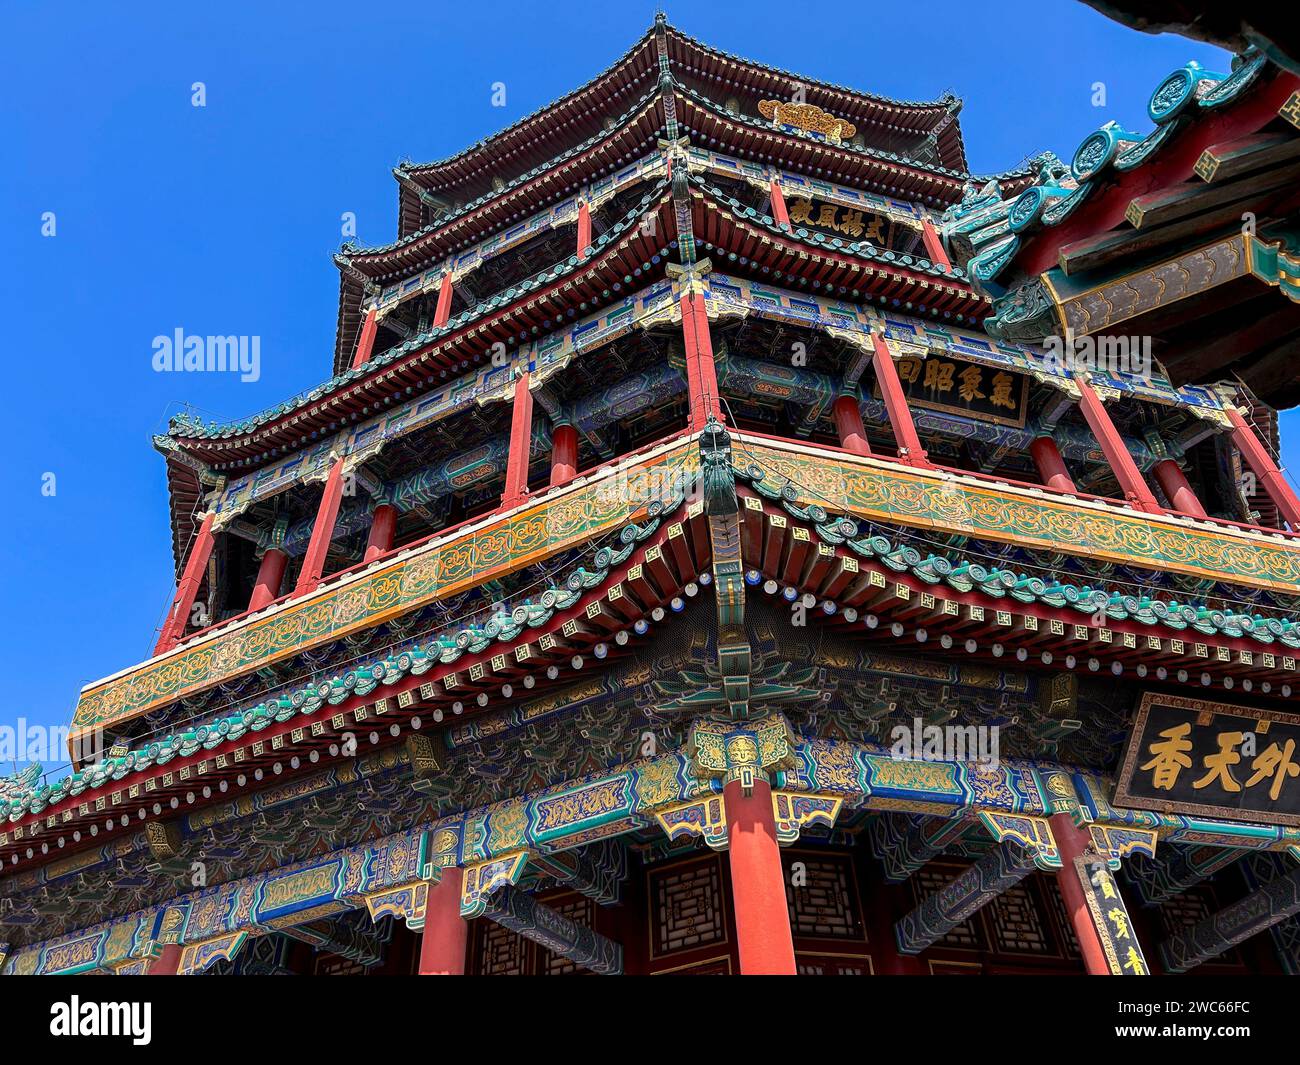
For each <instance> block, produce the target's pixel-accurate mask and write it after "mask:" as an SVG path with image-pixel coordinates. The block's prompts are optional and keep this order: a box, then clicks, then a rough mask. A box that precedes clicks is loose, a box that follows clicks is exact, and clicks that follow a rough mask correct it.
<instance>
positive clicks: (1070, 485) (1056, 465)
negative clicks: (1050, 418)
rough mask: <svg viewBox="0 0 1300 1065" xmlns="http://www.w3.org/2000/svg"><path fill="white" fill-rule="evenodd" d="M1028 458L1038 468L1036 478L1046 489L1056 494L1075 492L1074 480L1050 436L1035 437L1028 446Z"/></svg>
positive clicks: (1076, 489)
mask: <svg viewBox="0 0 1300 1065" xmlns="http://www.w3.org/2000/svg"><path fill="white" fill-rule="evenodd" d="M1029 457H1030V458H1032V459H1033V460H1034V465H1035V466H1036V467H1038V476H1039V477H1040V478H1041V479H1042V481H1043V484H1045V485H1046V486H1047V487H1048V488H1052V489H1055V490H1056V491H1058V492H1077V491H1078V490H1079V489H1078V488H1076V487H1075V484H1074V478H1073V477H1071V476H1070V471H1069V469H1067V468H1066V465H1065V459H1063V458H1062V457H1061V452H1060V449H1059V448H1058V447H1057V446H1056V441H1055V440H1053V439H1052V438H1051V437H1050V436H1046V435H1044V436H1036V437H1034V439H1033V442H1032V443H1031V444H1030V445H1029Z"/></svg>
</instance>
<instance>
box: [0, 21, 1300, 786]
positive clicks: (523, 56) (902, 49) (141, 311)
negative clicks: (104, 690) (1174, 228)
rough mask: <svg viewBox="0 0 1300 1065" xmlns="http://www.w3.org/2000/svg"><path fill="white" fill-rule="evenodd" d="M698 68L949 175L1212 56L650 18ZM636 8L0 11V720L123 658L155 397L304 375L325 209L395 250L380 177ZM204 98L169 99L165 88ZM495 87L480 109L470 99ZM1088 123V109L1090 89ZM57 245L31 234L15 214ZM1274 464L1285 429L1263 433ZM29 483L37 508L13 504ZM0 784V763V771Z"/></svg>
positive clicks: (137, 655) (155, 614)
mask: <svg viewBox="0 0 1300 1065" xmlns="http://www.w3.org/2000/svg"><path fill="white" fill-rule="evenodd" d="M666 10H667V14H668V17H669V19H670V20H671V21H672V22H674V23H675V24H676V25H678V26H680V27H681V28H682V29H684V30H685V31H686V32H688V33H690V34H692V35H694V36H696V37H698V38H700V39H702V40H704V41H705V42H707V43H709V44H711V45H713V46H715V47H718V48H721V49H723V50H725V51H728V52H732V53H735V54H739V55H744V56H748V57H751V58H754V59H757V60H759V61H762V62H765V63H769V64H772V65H775V66H779V67H783V68H785V69H787V70H791V71H794V72H797V73H802V74H806V75H809V76H812V77H817V78H820V79H823V80H827V81H830V82H834V83H838V84H842V85H852V86H857V87H861V88H864V89H869V90H872V91H875V92H880V93H885V94H888V95H891V96H895V97H901V98H904V99H932V98H934V97H937V96H938V95H940V94H941V93H942V92H943V91H944V90H945V89H952V90H953V91H954V92H956V93H957V94H958V95H960V96H962V97H963V98H964V99H965V101H966V106H965V110H964V112H963V114H962V125H963V127H964V130H965V135H966V142H967V146H968V151H969V157H970V164H971V168H972V170H974V171H975V172H977V173H983V172H989V171H994V170H999V169H1004V168H1006V167H1009V166H1011V165H1013V164H1015V163H1017V162H1018V161H1020V160H1021V159H1023V158H1024V157H1025V156H1027V155H1031V154H1035V153H1037V152H1039V151H1041V150H1043V149H1046V148H1051V149H1053V150H1055V151H1056V152H1057V153H1058V154H1059V155H1061V156H1062V158H1065V159H1067V160H1068V158H1069V157H1070V155H1071V154H1072V153H1073V150H1074V148H1075V146H1076V145H1077V144H1078V142H1079V141H1080V140H1081V139H1082V138H1083V137H1084V136H1085V135H1086V134H1087V133H1089V132H1091V131H1092V130H1093V129H1095V128H1096V127H1097V126H1099V125H1100V124H1101V123H1102V122H1104V121H1106V120H1107V119H1110V118H1115V119H1118V120H1119V121H1120V122H1121V123H1123V124H1125V125H1127V126H1128V127H1129V128H1131V129H1136V130H1139V131H1141V132H1145V131H1146V130H1147V129H1148V128H1149V122H1148V120H1147V118H1146V114H1145V109H1146V103H1147V99H1148V97H1149V95H1150V93H1151V90H1152V89H1153V87H1154V86H1155V84H1156V82H1157V81H1158V80H1159V79H1160V78H1162V77H1163V76H1164V75H1165V74H1167V73H1169V71H1171V70H1172V69H1174V68H1175V67H1176V66H1179V65H1181V64H1182V63H1184V62H1185V61H1187V60H1188V59H1197V60H1199V61H1200V62H1202V63H1203V64H1204V65H1206V66H1208V67H1210V68H1211V69H1226V63H1227V57H1226V56H1225V55H1224V54H1223V53H1220V52H1218V51H1217V50H1215V49H1213V48H1209V47H1207V46H1205V45H1202V44H1199V43H1196V42H1193V41H1189V40H1185V39H1183V38H1180V37H1169V36H1165V37H1151V36H1148V35H1145V34H1140V33H1136V32H1134V31H1131V30H1127V29H1125V28H1123V27H1121V26H1119V25H1118V24H1115V23H1112V22H1110V21H1108V20H1107V19H1105V18H1103V17H1102V16H1100V15H1098V14H1097V13H1096V12H1094V11H1093V10H1092V9H1091V8H1088V7H1085V6H1083V5H1081V4H1076V3H1069V2H1065V0H1034V2H1024V0H1014V2H1004V3H998V4H995V5H994V4H983V5H977V7H975V8H972V7H971V5H970V4H969V3H949V2H937V0H930V2H927V3H924V4H916V3H893V2H891V3H878V2H864V3H858V4H850V5H841V6H839V7H837V8H835V9H834V10H833V11H829V10H825V9H823V10H822V11H821V12H819V13H817V14H813V13H812V12H811V10H809V9H804V10H802V11H799V10H798V9H797V8H794V9H792V8H791V6H790V5H789V4H788V3H781V4H778V3H775V2H769V0H747V2H745V3H739V2H734V0H721V2H718V3H714V4H710V5H707V8H706V7H705V6H704V5H699V4H690V3H680V2H678V3H669V4H667V5H666ZM654 12H655V8H654V6H652V5H651V4H648V3H647V4H627V3H616V4H610V3H594V2H589V0H582V2H571V0H566V2H564V3H546V4H538V3H535V2H531V0H530V2H528V3H520V2H515V0H511V2H497V3H493V2H481V3H468V4H465V3H462V4H447V3H424V4H410V3H403V4H388V3H385V2H383V0H376V2H371V3H366V4H360V5H358V4H355V3H347V4H343V3H336V2H332V0H320V2H316V3H311V4H301V5H276V4H267V3H259V4H252V3H243V2H233V0H226V2H223V3H220V4H201V5H197V4H183V3H176V2H175V0H172V2H169V3H135V4H129V5H117V4H113V5H107V4H105V5H93V6H92V5H90V4H84V3H77V4H74V3H57V2H23V0H9V2H8V3H6V4H5V7H4V14H3V16H2V17H0V29H2V30H3V32H0V97H2V98H3V99H4V101H5V103H4V107H3V113H2V114H0V144H2V145H3V149H4V151H3V155H4V165H3V166H2V167H0V212H3V216H2V222H3V225H2V228H0V232H3V234H4V236H5V248H4V252H5V254H4V255H3V259H2V262H0V271H3V277H2V278H0V282H2V283H0V292H3V293H4V299H5V307H6V312H7V313H6V314H5V316H4V321H5V336H4V345H3V347H4V351H5V359H4V361H5V364H6V369H5V373H6V382H5V387H4V392H5V400H6V403H5V408H4V410H5V415H6V430H7V431H6V450H7V452H8V458H7V460H6V461H5V462H4V463H3V464H0V471H2V472H0V477H2V478H3V480H2V482H0V485H2V487H3V499H4V512H3V521H0V560H2V561H0V647H2V648H3V651H2V652H0V654H2V655H3V659H2V661H3V664H4V678H5V697H4V701H3V703H2V704H0V722H13V721H14V720H15V719H17V718H19V717H26V718H27V719H28V720H29V721H35V722H41V723H48V724H54V723H63V724H66V723H67V721H68V720H69V718H70V716H71V711H72V708H73V706H74V704H75V701H76V695H77V692H78V690H79V688H80V687H81V685H82V684H84V683H86V682H88V681H91V680H95V679H98V678H100V677H102V676H105V675H107V674H109V673H111V672H114V671H116V670H117V669H120V668H122V667H124V666H127V665H129V664H132V663H134V662H137V661H140V660H141V659H143V658H145V657H146V656H147V655H148V653H149V651H150V649H151V647H152V646H153V633H154V629H155V626H156V625H157V624H158V622H159V620H160V616H161V614H162V612H163V610H164V609H165V607H166V604H167V602H168V601H169V599H170V596H171V594H172V590H173V572H172V557H171V548H170V534H169V532H168V518H167V491H166V483H165V478H164V471H163V460H162V458H161V456H159V455H158V454H156V453H155V452H154V451H153V450H152V448H151V446H150V437H151V435H152V434H154V433H155V432H159V431H161V430H162V429H163V427H164V426H165V424H166V420H167V417H168V416H169V414H170V413H171V412H173V411H175V410H176V409H177V408H178V407H179V405H180V404H182V403H190V404H193V405H194V406H195V407H196V408H198V409H200V410H201V411H203V412H205V413H207V414H208V415H210V416H212V417H216V418H220V419H222V420H225V419H229V418H235V417H240V416H244V415H247V414H249V413H252V412H253V411H257V410H260V409H262V408H263V407H266V406H268V405H271V404H273V403H276V402H279V401H280V400H282V399H284V398H287V397H288V396H290V395H292V394H293V393H295V392H297V391H299V390H300V389H303V388H306V387H309V386H311V385H314V384H316V383H318V382H319V381H321V380H323V379H325V378H326V377H328V376H329V373H330V364H331V357H332V351H333V341H334V324H335V313H336V309H337V299H338V274H337V271H336V270H335V268H334V266H333V265H332V263H331V259H330V256H331V253H332V252H334V251H335V250H336V249H337V247H338V245H339V244H340V243H341V240H342V237H341V233H340V215H341V214H342V213H343V212H345V211H352V212H355V213H356V217H357V226H358V237H359V239H360V240H361V241H362V242H365V243H382V242H387V241H389V240H391V239H393V237H394V236H395V234H396V217H395V215H396V203H397V195H396V189H395V183H394V181H393V178H392V176H391V174H390V173H389V170H390V168H391V167H392V166H393V165H395V164H396V163H397V162H398V161H399V160H401V159H402V158H404V157H410V158H413V159H416V160H430V159H437V158H441V157H443V156H446V155H449V154H451V153H453V152H456V151H458V150H460V149H461V148H463V147H465V146H467V145H468V144H470V143H472V142H474V141H477V140H478V139H480V138H482V137H485V136H487V135H490V134H492V133H493V132H495V131H497V130H499V129H501V128H503V127H505V126H506V125H509V124H510V123H511V122H513V121H515V120H516V119H518V118H520V117H522V116H523V115H526V114H529V113H531V112H532V111H534V110H536V109H537V108H539V107H542V106H544V105H545V104H547V103H549V102H550V101H552V100H554V99H556V98H557V97H559V96H561V95H563V94H564V93H565V92H567V91H569V90H570V89H573V88H576V87H577V86H578V85H580V84H582V83H583V82H585V81H587V80H588V79H590V78H591V77H592V76H594V75H595V74H597V73H598V72H599V71H600V70H601V69H603V68H604V67H605V66H607V65H608V64H609V63H611V62H612V61H613V60H614V59H615V58H617V57H618V56H619V55H621V54H622V53H623V52H624V51H626V50H627V48H628V47H629V46H630V45H631V44H632V42H633V41H634V40H635V39H636V38H637V37H639V36H640V34H641V33H642V32H644V30H645V29H646V28H647V27H648V26H649V25H650V24H651V23H652V21H653V18H654ZM196 81H201V82H204V83H205V85H206V91H207V106H206V107H203V108H196V107H193V106H191V85H192V84H193V83H194V82H196ZM494 82H504V83H505V86H506V90H507V106H506V107H504V108H497V107H493V106H491V100H490V96H491V86H492V84H493V83H494ZM1095 82H1103V83H1104V84H1105V86H1106V93H1107V104H1106V106H1105V107H1100V108H1099V107H1094V106H1093V105H1092V94H1093V84H1094V83H1095ZM47 211H52V212H54V213H55V216H56V226H57V235H56V236H54V237H43V236H42V235H41V219H42V215H43V213H44V212H47ZM177 327H182V328H184V329H185V330H186V331H187V332H189V333H197V334H247V335H259V336H260V337H261V338H262V377H261V380H260V381H258V382H256V383H240V382H238V380H234V379H228V378H222V377H219V376H216V375H201V374H199V375H195V374H191V375H179V374H159V373H155V372H153V370H152V368H151V356H152V348H151V342H152V339H153V338H154V337H155V336H157V335H160V334H169V333H171V332H172V331H173V330H174V329H176V328H177ZM1288 429H1289V431H1290V433H1291V436H1292V440H1291V442H1290V445H1289V452H1290V456H1291V458H1292V461H1293V462H1294V461H1295V458H1296V456H1297V454H1300V452H1298V451H1297V442H1296V439H1295V438H1297V437H1300V424H1298V423H1297V419H1296V418H1295V416H1288V417H1287V418H1286V419H1285V421H1284V431H1286V430H1288ZM46 473H53V474H55V476H56V478H57V482H56V488H57V494H56V495H54V496H53V497H47V496H44V495H42V491H41V487H42V477H43V475H44V474H46ZM7 768H8V767H4V766H0V772H3V771H4V770H5V769H7Z"/></svg>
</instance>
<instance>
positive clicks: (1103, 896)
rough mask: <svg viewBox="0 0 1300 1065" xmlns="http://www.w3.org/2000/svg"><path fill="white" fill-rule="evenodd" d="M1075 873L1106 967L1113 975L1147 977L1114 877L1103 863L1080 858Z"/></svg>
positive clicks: (1144, 963) (1140, 952)
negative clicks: (1081, 887) (1099, 941)
mask: <svg viewBox="0 0 1300 1065" xmlns="http://www.w3.org/2000/svg"><path fill="white" fill-rule="evenodd" d="M1074 871H1075V873H1077V874H1078V877H1079V882H1080V883H1081V884H1082V885H1083V896H1084V898H1085V899H1086V900H1087V902H1088V909H1089V910H1090V911H1091V912H1092V923H1093V926H1094V927H1095V928H1096V929H1097V937H1098V938H1099V939H1100V940H1101V947H1102V950H1103V951H1104V952H1105V954H1106V964H1107V966H1108V967H1109V968H1110V972H1111V975H1112V976H1150V975H1151V970H1150V969H1148V968H1147V960H1146V958H1145V957H1144V956H1143V955H1142V948H1141V947H1140V946H1139V945H1138V941H1137V935H1136V934H1135V933H1134V931H1133V922H1132V921H1131V920H1130V919H1129V915H1128V910H1127V909H1126V908H1125V907H1124V899H1123V898H1122V897H1121V896H1120V893H1119V888H1118V887H1116V886H1115V878H1114V877H1113V876H1111V874H1110V870H1109V869H1107V868H1106V866H1105V864H1104V863H1101V862H1089V861H1087V860H1085V859H1084V858H1083V857H1082V856H1080V857H1078V858H1075V859H1074Z"/></svg>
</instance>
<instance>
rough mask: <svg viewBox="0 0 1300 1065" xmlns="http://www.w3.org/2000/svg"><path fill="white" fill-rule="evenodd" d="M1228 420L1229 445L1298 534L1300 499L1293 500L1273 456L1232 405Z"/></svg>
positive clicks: (1289, 488) (1294, 495)
mask: <svg viewBox="0 0 1300 1065" xmlns="http://www.w3.org/2000/svg"><path fill="white" fill-rule="evenodd" d="M1228 420H1229V421H1230V422H1232V442H1233V443H1234V444H1235V445H1236V447H1237V450H1238V451H1240V452H1241V457H1242V458H1244V459H1245V460H1246V464H1247V465H1248V466H1249V467H1250V468H1251V470H1252V471H1253V472H1254V474H1255V477H1256V478H1257V479H1258V481H1259V483H1260V487H1262V488H1263V489H1264V491H1265V492H1267V493H1268V497H1269V499H1271V500H1273V502H1274V504H1275V505H1276V506H1277V509H1278V513H1279V514H1281V515H1282V520H1283V521H1285V522H1286V523H1287V524H1288V525H1289V526H1291V528H1292V529H1293V530H1295V531H1300V499H1297V498H1296V493H1295V489H1293V488H1292V487H1291V486H1290V485H1289V484H1287V483H1286V478H1285V477H1283V476H1282V471H1281V470H1279V469H1278V468H1277V463H1275V462H1274V461H1273V456H1272V455H1270V454H1269V453H1268V449H1267V448H1266V447H1264V444H1263V442H1262V441H1261V440H1260V439H1259V437H1258V436H1256V435H1255V430H1254V429H1252V428H1251V425H1250V423H1249V422H1248V421H1246V419H1245V418H1243V417H1242V415H1241V411H1239V410H1237V408H1236V407H1234V406H1232V405H1231V404H1229V405H1228Z"/></svg>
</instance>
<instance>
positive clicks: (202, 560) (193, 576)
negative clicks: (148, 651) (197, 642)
mask: <svg viewBox="0 0 1300 1065" xmlns="http://www.w3.org/2000/svg"><path fill="white" fill-rule="evenodd" d="M216 518H217V515H216V512H215V511H211V510H210V511H208V513H206V514H204V515H203V520H202V521H201V522H200V523H199V531H198V532H197V533H196V534H195V536H194V543H193V544H192V545H191V546H190V557H189V558H188V559H186V561H185V569H184V570H183V571H182V573H181V579H180V583H178V584H177V585H176V595H175V596H174V597H173V599H172V605H171V609H170V610H169V611H168V612H167V620H166V621H164V622H163V627H162V632H161V633H160V634H159V636H158V643H157V645H156V646H155V647H154V649H153V653H154V654H155V655H160V654H162V653H163V652H164V651H170V650H171V649H172V648H173V647H175V646H176V644H177V643H178V642H179V641H180V638H181V634H182V633H184V632H185V626H186V624H187V623H188V621H189V617H190V611H191V610H193V609H194V600H195V599H196V598H197V597H198V594H199V585H200V584H202V583H203V571H204V570H205V569H207V568H208V559H210V558H211V557H212V548H213V547H214V545H215V544H216V534H215V533H213V531H212V523H213V522H214V521H215V520H216Z"/></svg>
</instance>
